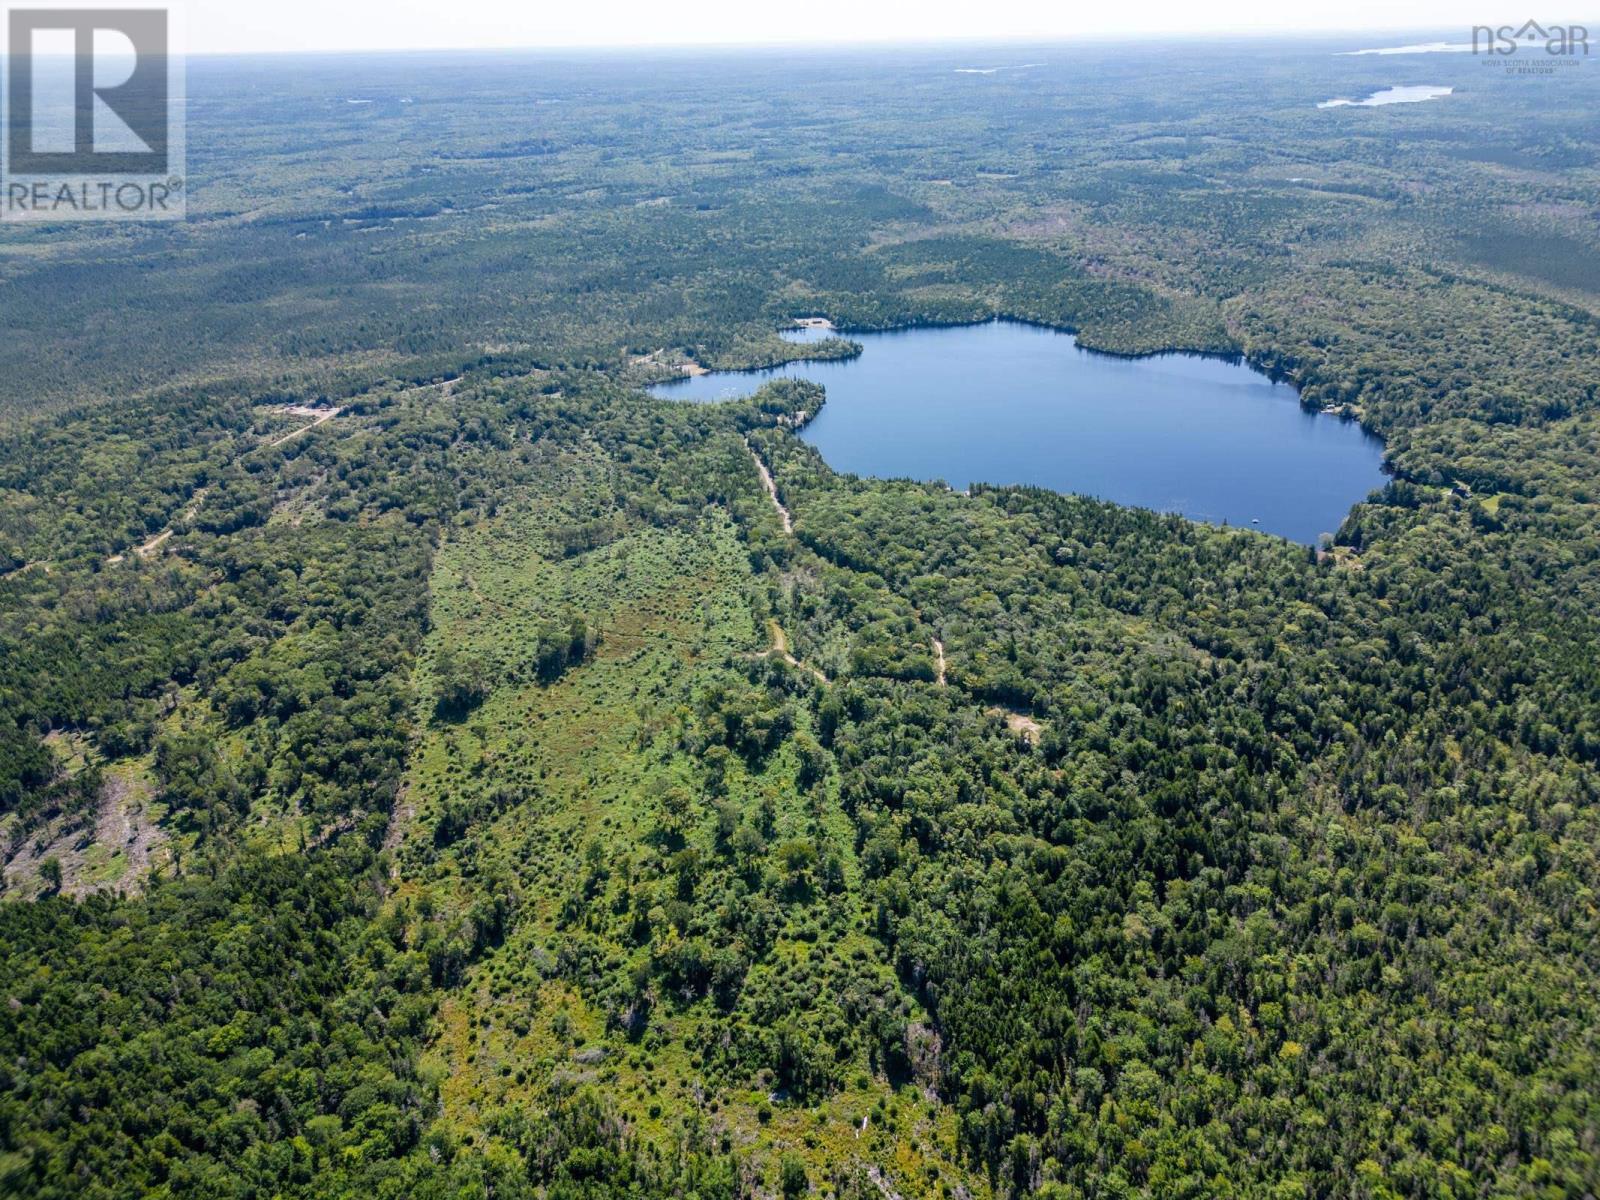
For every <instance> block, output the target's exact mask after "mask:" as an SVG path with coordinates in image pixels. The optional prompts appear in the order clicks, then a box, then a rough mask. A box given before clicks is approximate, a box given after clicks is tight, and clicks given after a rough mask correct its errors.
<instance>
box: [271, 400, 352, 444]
mask: <svg viewBox="0 0 1600 1200" xmlns="http://www.w3.org/2000/svg"><path fill="white" fill-rule="evenodd" d="M343 411H344V409H342V408H330V409H328V411H327V412H324V413H322V414H321V415H320V416H318V417H317V418H316V419H315V420H312V421H310V422H308V423H306V424H304V425H302V426H300V428H299V429H291V430H290V431H289V432H288V433H286V434H284V435H283V436H282V437H281V438H279V439H278V440H277V441H275V442H268V443H267V447H266V448H267V449H268V450H271V449H272V448H273V447H274V446H281V445H283V444H284V443H285V442H287V441H292V440H293V439H294V438H297V437H299V436H300V435H301V434H302V433H306V432H307V431H309V430H312V429H315V428H316V427H317V426H318V425H323V424H326V423H327V422H329V421H331V420H333V419H334V418H335V417H337V416H338V415H339V414H340V413H342V412H343Z"/></svg>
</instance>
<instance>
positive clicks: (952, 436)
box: [651, 321, 1385, 543]
mask: <svg viewBox="0 0 1600 1200" xmlns="http://www.w3.org/2000/svg"><path fill="white" fill-rule="evenodd" d="M788 336H790V337H791V338H793V339H795V340H814V339H817V338H820V337H826V336H829V334H828V333H827V332H826V331H821V330H802V331H799V332H797V333H794V334H790V335H788ZM849 336H850V337H851V338H852V339H853V340H855V341H857V342H859V343H861V346H862V349H863V353H862V354H861V356H860V357H859V358H855V359H850V360H848V361H844V362H798V363H789V364H787V365H785V366H782V367H777V368H773V369H771V370H766V371H750V372H736V371H714V372H711V373H710V374H707V375H698V376H694V377H692V378H687V379H681V380H672V381H670V382H668V383H663V384H658V385H657V386H655V387H654V388H652V389H651V392H652V394H654V395H656V396H659V397H662V398H666V399H674V400H693V401H702V402H703V401H713V400H726V399H733V398H736V397H739V396H744V395H748V394H750V393H751V392H753V391H754V390H755V389H756V388H757V387H759V386H760V385H761V384H762V383H764V382H766V381H767V380H768V379H773V378H779V377H791V378H798V379H810V380H814V381H815V382H817V383H820V384H822V385H823V386H824V387H825V388H826V389H827V392H828V402H827V404H826V405H825V406H824V408H823V410H822V412H821V413H820V414H819V415H818V416H817V418H816V420H814V421H812V422H811V424H810V425H809V426H807V427H806V429H805V430H804V432H803V433H802V435H801V436H803V437H804V438H805V440H806V441H808V442H810V443H811V444H812V445H814V446H816V447H817V449H818V450H819V451H821V453H822V457H823V458H824V459H826V460H827V462H828V464H829V465H830V466H831V467H833V468H834V469H835V470H838V471H846V472H851V473H853V474H857V475H873V476H878V477H880V478H913V479H922V480H931V479H940V480H943V481H945V482H946V483H948V484H950V485H951V486H953V487H956V488H958V489H962V488H966V487H968V486H969V485H970V484H972V483H975V482H978V483H992V484H1012V483H1016V484H1034V485H1038V486H1041V487H1047V488H1051V489H1053V490H1055V491H1060V492H1081V493H1084V494H1087V495H1092V496H1099V497H1102V498H1104V499H1107V500H1114V501H1116V502H1117V503H1119V504H1129V505H1136V506H1139V507H1143V508H1153V509H1157V510H1159V511H1163V512H1178V513H1183V514H1184V515H1185V516H1188V517H1192V518H1194V519H1195V520H1199V521H1211V522H1215V523H1218V524H1221V523H1222V522H1224V521H1226V522H1227V523H1229V524H1232V525H1243V526H1247V527H1254V528H1258V529H1261V530H1264V531H1266V532H1269V533H1275V534H1279V535H1281V536H1283V537H1286V538H1290V539H1293V540H1294V541H1298V542H1305V543H1311V542H1314V541H1316V539H1317V537H1318V535H1319V534H1322V533H1331V532H1333V531H1334V530H1335V529H1337V528H1338V527H1339V525H1340V523H1341V522H1342V521H1343V520H1344V517H1345V514H1346V512H1348V511H1349V509H1350V506H1351V505H1352V504H1355V503H1356V502H1358V501H1360V500H1362V499H1364V498H1365V497H1366V495H1367V493H1368V492H1369V491H1371V490H1372V489H1373V488H1376V487H1381V486H1382V485H1383V483H1384V481H1385V477H1384V475H1383V473H1382V471H1381V470H1380V464H1381V462H1382V459H1383V445H1382V443H1381V442H1379V441H1378V440H1377V439H1376V438H1374V437H1371V436H1370V435H1368V434H1366V433H1364V432H1363V431H1362V430H1361V428H1360V426H1358V425H1357V424H1355V423H1354V422H1352V421H1344V420H1340V419H1339V418H1337V417H1331V416H1323V415H1321V414H1317V413H1309V412H1306V411H1305V410H1304V409H1303V408H1301V406H1300V402H1299V397H1298V395H1297V394H1296V392H1295V390H1294V388H1292V387H1290V386H1289V385H1288V384H1282V383H1273V382H1272V381H1271V380H1269V379H1268V378H1267V377H1266V376H1265V375H1262V374H1261V373H1260V372H1257V371H1254V370H1252V369H1250V368H1249V367H1247V366H1244V365H1243V364H1240V363H1233V362H1227V361H1224V360H1221V359H1216V358H1201V357H1198V356H1195V355H1186V354H1158V355H1152V356H1150V357H1148V358H1117V357H1113V356H1111V355H1106V354H1096V353H1093V352H1092V351H1088V350H1084V349H1081V348H1080V347H1079V346H1078V344H1077V340H1076V339H1075V338H1073V337H1072V336H1071V335H1070V334H1065V333H1057V332H1055V331H1054V330H1049V329H1041V328H1038V327H1035V326H1032V325H1023V324H1019V323H1016V322H1012V321H991V322H989V323H987V324H983V325H963V326H957V327H954V328H939V329H909V330H899V331H895V332H891V333H853V334H850V335H849ZM1253 522H1259V524H1253Z"/></svg>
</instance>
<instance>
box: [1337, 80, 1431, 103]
mask: <svg viewBox="0 0 1600 1200" xmlns="http://www.w3.org/2000/svg"><path fill="white" fill-rule="evenodd" d="M1454 91H1455V89H1454V88H1447V87H1433V86H1430V85H1428V84H1425V83H1424V84H1414V85H1411V86H1408V87H1392V88H1384V89H1383V91H1381V92H1373V93H1372V95H1370V96H1368V97H1367V98H1366V99H1365V100H1324V101H1323V102H1322V103H1321V104H1319V105H1317V107H1318V108H1382V107H1383V106H1384V105H1386V104H1420V103H1421V102H1422V101H1424V100H1438V99H1441V98H1442V97H1444V96H1448V95H1450V94H1451V93H1452V92H1454Z"/></svg>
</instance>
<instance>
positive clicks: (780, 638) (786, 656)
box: [763, 617, 829, 683]
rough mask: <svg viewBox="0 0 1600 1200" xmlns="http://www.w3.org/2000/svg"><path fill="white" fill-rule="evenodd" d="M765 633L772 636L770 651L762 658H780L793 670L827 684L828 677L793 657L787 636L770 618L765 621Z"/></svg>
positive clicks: (780, 626)
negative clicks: (802, 672)
mask: <svg viewBox="0 0 1600 1200" xmlns="http://www.w3.org/2000/svg"><path fill="white" fill-rule="evenodd" d="M767 632H768V633H770V634H771V635H772V649H770V650H768V651H767V653H766V654H765V655H764V656H763V657H767V658H771V657H777V658H781V659H783V661H784V662H786V663H788V664H789V665H790V666H791V667H793V668H795V670H797V671H804V672H806V674H808V675H810V676H812V677H813V678H814V679H815V680H816V681H817V682H818V683H827V682H829V680H828V677H827V676H826V675H824V674H823V673H822V672H821V671H819V670H817V668H816V667H812V666H807V665H806V664H805V663H803V662H801V661H800V660H799V659H798V658H796V657H795V656H794V654H793V653H792V652H791V651H790V649H789V635H788V634H786V633H784V632H783V626H782V625H779V624H778V622H777V621H775V620H773V619H772V618H770V617H769V618H768V619H767Z"/></svg>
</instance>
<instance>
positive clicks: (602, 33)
mask: <svg viewBox="0 0 1600 1200" xmlns="http://www.w3.org/2000/svg"><path fill="white" fill-rule="evenodd" d="M187 7H188V31H189V32H188V42H189V49H190V50H191V51H194V52H202V53H203V52H216V51H261V50H352V49H386V50H398V49H418V48H437V49H451V48H458V47H508V48H511V47H539V46H593V45H695V44H709V43H781V42H797V41H798V42H807V43H818V42H883V41H907V40H929V39H939V40H944V39H981V40H993V41H998V40H1012V39H1031V38H1040V39H1052V40H1060V39H1064V38H1072V37H1076V36H1093V37H1106V36H1111V35H1116V34H1144V33H1156V32H1172V33H1239V32H1246V33H1259V34H1270V33H1275V32H1306V31H1316V30H1334V29H1338V30H1355V29H1371V30H1379V29H1388V30H1393V29H1410V30H1416V29H1440V30H1460V31H1461V32H1462V34H1463V38H1462V40H1465V35H1466V31H1467V30H1469V29H1470V28H1471V26H1472V25H1473V24H1474V23H1483V24H1494V25H1501V24H1505V23H1507V22H1513V21H1514V22H1518V23H1520V22H1521V21H1522V20H1524V19H1526V18H1527V17H1528V16H1529V15H1530V12H1529V11H1524V9H1525V8H1526V7H1527V6H1526V4H1525V2H1524V0H1515V2H1513V0H1465V3H1462V2H1460V0H1458V2H1455V3H1451V2H1449V0H1287V2H1286V0H1212V2H1210V3H1206V2H1204V0H1143V2H1141V3H1136V4H1129V3H1115V2H1110V0H1100V2H1098V3H1093V4H1090V3H1084V2H1083V0H1053V2H1052V0H765V2H763V0H753V2H752V0H677V2H670V0H188V6H187ZM1535 7H1537V6H1535ZM1530 11H1531V10H1530ZM1536 15H1539V16H1548V17H1550V18H1551V19H1556V18H1558V17H1559V16H1560V14H1559V13H1548V12H1545V11H1544V10H1541V11H1540V13H1538V14H1536ZM1595 24H1596V26H1597V27H1600V21H1596V22H1595Z"/></svg>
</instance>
